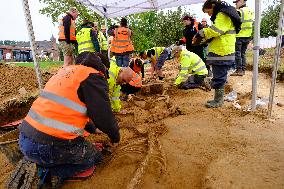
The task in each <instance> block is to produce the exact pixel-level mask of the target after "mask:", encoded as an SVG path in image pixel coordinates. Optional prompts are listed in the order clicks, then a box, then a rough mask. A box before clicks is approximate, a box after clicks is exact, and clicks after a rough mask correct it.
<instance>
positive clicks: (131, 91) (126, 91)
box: [121, 83, 141, 95]
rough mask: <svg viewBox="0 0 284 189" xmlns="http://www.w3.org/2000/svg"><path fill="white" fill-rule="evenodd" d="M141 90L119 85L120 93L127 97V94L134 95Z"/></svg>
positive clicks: (127, 85)
mask: <svg viewBox="0 0 284 189" xmlns="http://www.w3.org/2000/svg"><path fill="white" fill-rule="evenodd" d="M140 89H141V88H140V87H134V86H132V85H130V84H128V83H127V84H124V85H121V92H123V93H124V94H126V95H129V94H135V93H137V92H138V91H139V90H140Z"/></svg>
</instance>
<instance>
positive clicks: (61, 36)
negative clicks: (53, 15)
mask: <svg viewBox="0 0 284 189" xmlns="http://www.w3.org/2000/svg"><path fill="white" fill-rule="evenodd" d="M58 39H63V40H65V39H66V37H65V34H64V26H63V18H62V19H60V20H59V38H58ZM70 40H71V41H75V40H76V25H75V20H72V19H71V24H70Z"/></svg>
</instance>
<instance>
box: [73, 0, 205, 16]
mask: <svg viewBox="0 0 284 189" xmlns="http://www.w3.org/2000/svg"><path fill="white" fill-rule="evenodd" d="M76 1H77V2H78V3H81V4H83V5H85V6H87V7H89V8H90V9H92V10H94V11H95V12H96V13H97V14H99V15H100V16H102V17H105V18H115V17H121V16H127V15H130V14H135V13H141V12H146V11H152V10H159V9H164V8H172V7H178V6H183V5H189V4H196V3H203V2H204V1H205V0H131V1H129V0H76Z"/></svg>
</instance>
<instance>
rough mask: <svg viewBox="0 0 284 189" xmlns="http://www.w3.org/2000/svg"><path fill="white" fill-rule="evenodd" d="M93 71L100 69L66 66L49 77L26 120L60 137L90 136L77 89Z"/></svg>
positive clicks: (85, 110)
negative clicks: (86, 128)
mask: <svg viewBox="0 0 284 189" xmlns="http://www.w3.org/2000/svg"><path fill="white" fill-rule="evenodd" d="M91 73H100V72H99V71H97V70H95V69H93V68H90V67H87V66H83V65H72V66H67V67H65V68H63V69H61V70H59V71H58V73H57V74H56V75H54V76H53V77H51V78H50V80H49V81H48V82H47V83H46V85H45V87H44V89H43V90H42V91H41V92H40V95H39V97H38V98H37V99H36V100H35V101H34V103H33V104H32V107H31V109H30V111H29V113H28V115H27V116H26V117H25V120H26V121H27V122H28V123H29V124H30V125H31V126H32V127H34V128H35V129H37V130H38V131H40V132H43V133H45V134H47V135H51V136H54V137H57V138H61V139H66V140H69V139H74V138H76V137H78V136H88V135H89V133H88V132H86V131H85V130H84V128H85V125H86V123H87V122H88V121H89V118H88V116H87V108H86V105H85V104H84V103H83V102H81V101H80V99H79V97H78V94H77V90H78V88H79V86H80V83H81V82H82V81H84V80H85V79H86V78H87V77H88V76H89V75H90V74H91Z"/></svg>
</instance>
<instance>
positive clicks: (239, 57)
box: [231, 0, 254, 76]
mask: <svg viewBox="0 0 284 189" xmlns="http://www.w3.org/2000/svg"><path fill="white" fill-rule="evenodd" d="M234 3H236V8H237V11H238V13H239V14H240V17H241V20H242V26H241V31H240V32H239V33H238V34H237V36H236V37H237V39H236V64H235V65H233V69H235V67H236V72H235V73H232V74H231V76H243V75H245V70H246V65H247V63H246V51H247V47H248V44H249V42H250V40H251V37H252V27H253V22H254V12H253V10H251V9H250V8H248V7H247V6H246V0H237V1H234Z"/></svg>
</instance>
